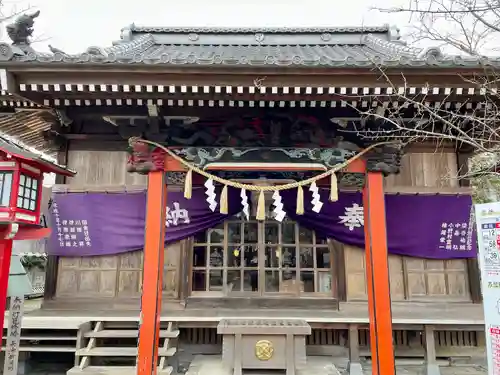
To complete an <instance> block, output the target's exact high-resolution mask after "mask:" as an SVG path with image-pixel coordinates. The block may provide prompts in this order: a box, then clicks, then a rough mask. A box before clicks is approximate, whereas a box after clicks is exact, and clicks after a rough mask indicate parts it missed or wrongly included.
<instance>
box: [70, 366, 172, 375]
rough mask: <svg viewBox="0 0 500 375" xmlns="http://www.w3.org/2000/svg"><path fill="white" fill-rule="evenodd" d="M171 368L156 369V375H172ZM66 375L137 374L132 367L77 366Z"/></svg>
mask: <svg viewBox="0 0 500 375" xmlns="http://www.w3.org/2000/svg"><path fill="white" fill-rule="evenodd" d="M172 370H173V369H172V367H170V366H168V367H166V368H164V369H160V368H158V372H157V374H158V375H170V374H172ZM66 374H67V375H77V374H89V375H135V374H137V369H136V367H133V366H87V367H85V368H83V369H81V368H80V367H78V366H75V367H73V368H72V369H70V370H69V371H68V372H67V373H66Z"/></svg>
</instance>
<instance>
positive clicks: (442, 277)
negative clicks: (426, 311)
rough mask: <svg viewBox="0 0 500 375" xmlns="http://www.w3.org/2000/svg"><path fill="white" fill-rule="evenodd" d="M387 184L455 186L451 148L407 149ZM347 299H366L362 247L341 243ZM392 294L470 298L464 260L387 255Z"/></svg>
mask: <svg viewBox="0 0 500 375" xmlns="http://www.w3.org/2000/svg"><path fill="white" fill-rule="evenodd" d="M385 183H386V186H390V187H396V188H397V187H401V188H402V190H403V188H405V187H408V186H413V187H458V186H459V179H458V168H457V157H456V154H455V153H454V152H446V153H441V152H436V153H410V154H406V155H405V156H404V157H403V160H402V169H401V173H400V174H399V175H394V176H389V177H387V178H386V180H385ZM344 251H345V266H346V275H347V276H346V290H347V300H358V299H366V298H367V295H366V279H365V276H364V275H365V261H364V250H363V249H359V248H355V247H352V246H347V245H344ZM389 267H390V277H391V281H390V282H391V297H392V300H393V301H398V300H399V301H400V300H417V301H427V300H448V301H450V300H453V301H471V295H470V288H469V282H468V280H469V279H468V270H467V261H466V260H464V259H455V260H426V259H419V258H411V257H404V256H398V255H390V256H389Z"/></svg>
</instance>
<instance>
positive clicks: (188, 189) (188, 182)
mask: <svg viewBox="0 0 500 375" xmlns="http://www.w3.org/2000/svg"><path fill="white" fill-rule="evenodd" d="M136 142H138V143H144V144H149V145H152V146H154V147H157V148H159V149H161V150H163V151H165V152H166V153H167V154H168V155H170V156H171V157H172V158H173V159H175V160H177V161H178V162H179V163H181V164H182V165H184V166H185V167H186V169H187V174H186V179H185V186H184V197H185V198H187V199H190V198H191V196H192V173H193V172H195V173H198V174H200V175H202V176H203V177H206V178H207V179H210V180H212V181H215V182H218V183H220V184H222V185H223V186H224V188H223V190H222V194H221V197H220V212H221V213H227V210H228V202H227V186H231V187H233V188H236V189H244V190H248V191H258V192H260V194H259V199H258V207H257V219H258V220H263V219H264V216H265V207H264V203H265V199H264V192H269V191H272V192H275V191H281V190H288V189H295V188H297V189H298V193H297V214H299V215H302V214H303V213H304V193H303V187H304V186H307V185H311V184H312V183H313V182H317V181H319V180H321V179H323V178H325V177H328V176H331V178H330V185H331V186H330V200H331V201H333V202H335V201H337V200H338V186H337V185H338V182H337V176H336V174H335V172H338V171H340V170H342V169H344V168H345V167H347V166H348V165H349V164H350V163H352V162H353V161H355V160H357V159H359V158H361V157H362V156H363V155H365V154H366V153H368V152H370V151H371V150H373V149H375V148H376V147H379V146H384V145H388V144H394V143H396V142H394V141H392V142H391V141H388V142H379V143H375V144H373V145H370V146H368V147H367V148H365V149H363V150H362V151H360V152H359V153H358V154H356V155H354V156H353V157H352V158H350V159H348V160H346V161H344V162H343V163H340V164H337V165H335V166H334V167H332V168H331V169H329V170H327V171H325V172H323V173H320V174H318V175H316V176H314V177H311V178H308V179H306V180H302V181H296V182H292V183H288V184H283V185H272V186H260V185H250V184H243V183H240V182H236V181H230V180H226V179H224V178H221V177H219V176H216V175H213V174H211V173H209V172H207V171H205V170H203V169H201V168H198V167H197V166H196V165H194V164H191V163H190V162H188V161H186V160H184V159H183V158H182V157H180V156H179V155H177V154H176V153H175V152H173V151H172V150H170V149H169V148H167V147H165V146H163V145H161V144H159V143H157V142H154V141H149V140H146V139H141V138H138V137H131V138H129V145H130V146H131V147H132V146H133V144H134V143H136Z"/></svg>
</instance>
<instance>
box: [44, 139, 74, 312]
mask: <svg viewBox="0 0 500 375" xmlns="http://www.w3.org/2000/svg"><path fill="white" fill-rule="evenodd" d="M57 162H58V163H59V164H61V165H67V164H68V142H65V143H64V144H63V145H62V147H61V148H60V149H59V152H58V153H57ZM65 183H66V177H65V176H56V184H58V185H60V184H65ZM58 273H59V257H58V256H56V255H49V256H48V257H47V265H46V267H45V289H44V292H43V300H44V303H45V302H46V301H49V300H51V299H53V298H54V297H55V295H56V291H57V277H58Z"/></svg>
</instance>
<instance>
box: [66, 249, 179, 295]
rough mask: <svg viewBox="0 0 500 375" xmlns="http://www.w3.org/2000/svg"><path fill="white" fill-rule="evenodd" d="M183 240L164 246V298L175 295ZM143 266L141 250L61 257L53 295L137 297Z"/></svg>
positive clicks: (177, 291) (177, 287)
mask: <svg viewBox="0 0 500 375" xmlns="http://www.w3.org/2000/svg"><path fill="white" fill-rule="evenodd" d="M183 242H184V241H181V242H178V243H175V244H171V245H169V246H167V247H165V268H164V272H163V292H164V296H165V297H169V298H174V299H175V298H178V293H179V282H178V280H179V276H180V275H179V273H178V269H179V267H180V253H181V247H182V246H183ZM142 265H143V252H142V250H139V251H131V252H129V253H124V254H119V255H112V256H102V257H81V258H76V257H75V258H68V257H61V258H60V260H59V274H58V280H57V289H56V297H72V298H74V297H81V298H115V297H120V298H127V297H139V296H140V291H141V284H142V270H143V267H142Z"/></svg>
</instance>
